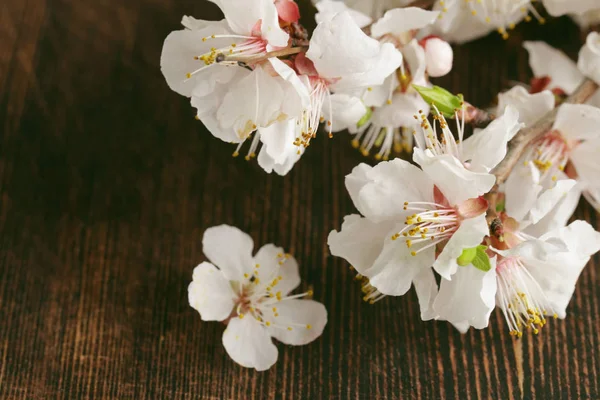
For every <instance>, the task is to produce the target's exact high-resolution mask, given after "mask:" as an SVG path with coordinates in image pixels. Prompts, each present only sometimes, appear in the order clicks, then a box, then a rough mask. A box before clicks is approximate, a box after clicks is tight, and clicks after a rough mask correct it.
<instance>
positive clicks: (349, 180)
mask: <svg viewBox="0 0 600 400" xmlns="http://www.w3.org/2000/svg"><path fill="white" fill-rule="evenodd" d="M372 169H373V167H371V166H370V165H367V164H365V163H361V164H358V165H357V166H356V167H354V168H353V169H352V172H350V173H349V174H348V175H346V179H345V183H346V190H347V191H348V194H349V195H350V199H351V200H352V203H354V207H356V209H357V210H358V211H359V212H360V213H361V214H362V215H365V210H366V209H365V207H363V205H362V203H361V199H360V191H361V189H362V188H363V187H364V186H365V185H367V184H368V183H369V182H370V179H369V173H370V171H371V170H372Z"/></svg>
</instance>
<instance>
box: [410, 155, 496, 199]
mask: <svg viewBox="0 0 600 400" xmlns="http://www.w3.org/2000/svg"><path fill="white" fill-rule="evenodd" d="M413 160H414V161H415V162H416V163H417V164H419V165H420V166H421V168H422V169H423V171H424V172H425V173H426V174H427V176H429V178H430V179H431V180H432V181H433V183H434V184H435V185H436V186H437V187H438V188H439V189H440V191H441V192H442V193H443V194H444V196H445V197H446V198H447V199H448V201H449V202H450V204H451V205H457V204H460V203H462V202H463V201H465V200H467V199H472V198H477V197H479V196H482V195H484V194H486V193H487V192H489V191H490V189H491V188H492V187H493V186H494V184H495V183H496V177H495V176H494V175H492V174H489V173H483V172H473V171H469V170H468V169H466V168H465V166H464V165H463V164H462V163H461V162H460V161H459V160H458V159H457V158H456V157H454V156H452V155H450V154H442V155H438V156H434V155H433V153H431V151H430V150H425V151H423V150H421V149H420V148H417V147H415V149H414V150H413Z"/></svg>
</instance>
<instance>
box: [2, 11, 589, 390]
mask: <svg viewBox="0 0 600 400" xmlns="http://www.w3.org/2000/svg"><path fill="white" fill-rule="evenodd" d="M183 14H190V15H194V16H196V17H205V18H206V17H211V18H217V16H218V14H217V11H216V8H215V7H214V6H212V5H210V6H209V5H207V3H205V2H201V1H197V0H186V1H167V0H135V1H134V0H131V1H117V0H4V1H2V2H0V122H1V130H0V135H1V141H0V202H1V203H0V398H2V399H53V398H60V399H76V398H83V399H87V398H90V399H100V398H122V399H145V398H150V399H161V398H167V399H171V398H172V399H179V398H185V399H192V398H202V399H279V398H281V399H373V398H387V399H396V398H404V399H412V398H419V399H438V398H448V399H451V398H460V399H476V398H483V399H487V398H494V399H508V398H528V399H529V398H538V399H559V398H564V399H567V398H569V399H574V398H590V399H598V398H600V383H599V381H600V378H599V377H600V339H599V334H598V330H599V328H600V325H599V323H598V319H597V318H598V317H597V316H598V315H599V313H600V288H599V272H598V261H599V259H598V257H596V258H595V259H594V261H593V262H591V263H590V264H589V265H588V266H587V268H586V269H585V270H584V272H583V274H582V275H581V278H580V280H579V283H578V286H577V290H576V292H575V297H574V298H573V300H572V302H571V305H570V307H569V310H568V312H569V316H568V319H567V320H566V321H553V322H551V323H550V324H548V326H546V327H545V328H544V330H543V332H542V334H541V335H539V336H526V337H524V338H523V339H522V340H520V341H516V342H515V341H514V340H513V339H512V338H511V337H510V336H509V335H508V329H507V327H506V325H505V323H504V321H503V319H502V316H501V313H500V312H495V313H494V314H493V315H492V318H491V321H490V327H489V328H488V329H486V330H483V331H471V332H469V333H468V334H466V335H460V334H459V333H457V332H456V331H455V330H453V329H452V327H451V326H450V325H449V324H447V323H444V322H427V323H423V322H421V321H420V320H419V312H418V304H417V302H416V297H415V295H414V294H413V293H410V294H409V295H407V296H405V297H403V298H388V299H385V300H383V301H381V302H379V303H377V304H376V305H372V306H371V305H367V304H364V303H363V302H362V301H361V294H360V291H359V288H358V285H357V284H356V283H355V282H353V279H352V278H353V276H352V274H351V273H350V271H349V270H348V267H347V265H346V264H345V263H344V262H343V261H341V260H338V259H334V258H332V257H331V256H329V255H328V251H327V247H326V237H327V234H328V232H329V231H330V230H331V229H334V228H339V226H340V224H341V221H342V218H343V216H344V215H345V214H348V213H351V212H352V211H353V206H352V204H351V201H350V199H349V197H348V195H347V194H346V192H345V189H344V185H343V177H344V175H345V174H347V173H349V172H350V170H351V169H352V167H353V166H354V165H356V164H357V163H359V162H361V161H363V158H362V157H361V156H360V155H359V154H358V152H356V151H355V150H354V149H352V148H351V146H350V144H349V139H348V136H347V135H345V134H338V135H336V137H335V138H334V139H331V140H329V139H327V138H326V135H321V137H319V138H318V139H317V140H315V141H314V143H313V145H312V146H311V147H310V148H309V150H308V151H307V153H306V155H305V156H304V157H303V159H302V160H301V162H300V163H299V164H298V165H297V167H296V168H295V169H294V170H293V171H292V173H290V174H289V175H288V176H287V177H285V178H281V177H279V176H274V175H266V174H264V173H263V172H262V171H261V170H260V169H259V168H258V166H257V165H255V164H254V163H250V164H248V163H246V162H245V161H244V160H243V158H238V159H232V158H231V157H230V154H231V153H232V151H233V148H232V147H231V146H230V145H227V144H225V143H222V142H220V141H219V140H217V139H214V138H213V137H211V136H210V135H208V133H207V132H206V131H205V130H204V129H203V127H202V125H201V124H200V123H198V122H197V121H195V120H194V118H193V110H192V109H191V107H190V106H189V103H188V101H187V100H186V99H184V98H182V97H180V96H178V95H176V94H175V93H173V92H171V91H170V90H169V89H168V87H167V85H166V84H165V82H164V80H163V77H162V75H161V73H160V70H159V67H158V61H159V55H160V50H161V46H162V42H163V40H164V38H165V37H166V35H167V34H168V32H169V31H171V30H174V29H179V28H178V23H179V20H180V18H181V16H182V15H183ZM540 38H543V39H546V40H549V41H550V42H551V43H552V44H553V45H556V46H558V47H560V48H562V49H564V50H566V51H568V53H569V54H570V55H571V56H573V57H574V56H575V55H576V53H577V50H578V48H579V46H580V43H581V36H580V34H579V33H578V31H577V29H576V28H575V26H574V25H572V24H571V23H570V22H569V21H568V20H567V19H561V20H558V21H554V22H551V23H549V24H548V25H546V26H543V27H540V26H536V25H528V26H521V27H519V28H518V29H517V32H516V33H514V34H513V35H512V36H511V38H510V39H509V41H507V42H504V41H502V40H501V39H500V38H499V37H497V36H496V35H492V36H490V37H488V38H486V39H483V40H480V41H477V42H474V43H471V44H469V45H466V46H462V47H459V48H456V50H455V51H456V52H455V60H456V63H455V65H456V66H455V70H454V72H453V73H452V74H451V75H450V76H448V77H446V78H444V79H441V80H438V81H437V82H438V83H441V84H443V85H445V86H446V87H448V88H449V89H451V90H453V91H461V92H463V93H465V95H466V97H467V99H469V100H470V101H471V102H473V103H475V104H482V105H485V104H489V103H490V102H491V101H492V99H493V98H494V95H495V94H496V92H497V91H499V90H501V89H502V88H505V87H506V85H507V84H508V82H509V80H527V79H528V78H529V77H530V71H529V69H528V67H527V57H526V53H525V51H524V50H523V49H521V47H520V41H521V40H523V39H540ZM577 215H578V216H579V217H582V218H586V219H588V220H590V221H591V222H592V224H594V226H597V223H598V220H597V217H596V215H595V214H594V213H593V212H592V211H591V208H590V207H589V206H587V205H584V204H583V203H582V205H581V206H580V209H579V211H578V214H577ZM221 223H229V224H234V225H236V226H238V227H240V228H241V229H243V230H245V231H247V232H250V233H251V235H252V237H253V238H254V240H255V242H256V243H267V242H274V243H276V244H279V245H282V246H284V247H285V248H286V249H288V250H289V251H290V252H291V253H293V254H294V255H295V256H296V257H297V259H298V260H299V263H300V266H301V270H300V272H301V276H302V278H303V285H304V286H308V285H313V286H314V289H315V298H316V299H317V300H320V301H322V302H323V303H324V304H325V305H326V307H327V308H328V310H329V323H328V325H327V327H326V330H325V332H324V334H323V336H322V337H321V338H320V339H318V340H317V341H316V342H314V343H313V344H311V345H308V346H303V347H288V346H284V345H279V350H280V358H279V361H278V362H277V364H276V365H275V366H274V367H273V368H272V369H271V370H270V371H268V372H265V373H257V372H254V371H251V370H246V369H244V368H242V367H239V366H237V365H236V364H234V363H233V362H232V361H231V360H230V359H229V357H228V356H227V355H226V353H225V351H224V349H223V346H222V345H221V334H222V331H223V326H222V325H221V324H218V323H202V322H201V321H200V318H199V317H198V315H197V313H196V312H195V311H194V310H193V309H192V308H191V307H190V306H189V305H188V302H187V285H188V283H189V282H190V279H191V274H192V269H193V268H194V266H195V265H197V264H198V263H200V262H201V261H203V260H204V256H203V254H202V246H201V237H202V233H203V231H204V230H205V229H206V228H207V227H209V226H212V225H216V224H221Z"/></svg>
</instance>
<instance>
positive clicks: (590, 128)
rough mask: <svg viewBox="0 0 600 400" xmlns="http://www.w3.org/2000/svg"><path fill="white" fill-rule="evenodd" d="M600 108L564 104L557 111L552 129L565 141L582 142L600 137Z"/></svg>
mask: <svg viewBox="0 0 600 400" xmlns="http://www.w3.org/2000/svg"><path fill="white" fill-rule="evenodd" d="M599 126H600V108H596V107H593V106H590V105H587V104H568V103H565V104H563V105H561V106H560V108H559V109H558V114H557V115H556V120H555V121H554V125H553V126H552V129H555V130H557V131H560V133H561V134H562V135H563V137H565V138H566V139H571V140H584V139H596V138H598V137H600V130H599V129H598V127H599Z"/></svg>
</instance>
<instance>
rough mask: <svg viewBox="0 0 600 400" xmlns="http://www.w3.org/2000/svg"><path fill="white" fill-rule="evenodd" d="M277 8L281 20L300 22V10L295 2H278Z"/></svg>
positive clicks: (285, 0) (283, 0) (279, 0)
mask: <svg viewBox="0 0 600 400" xmlns="http://www.w3.org/2000/svg"><path fill="white" fill-rule="evenodd" d="M275 7H276V8H277V14H278V15H279V18H281V20H283V21H285V22H298V20H299V19H300V9H299V8H298V4H296V2H295V1H292V0H277V1H275Z"/></svg>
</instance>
